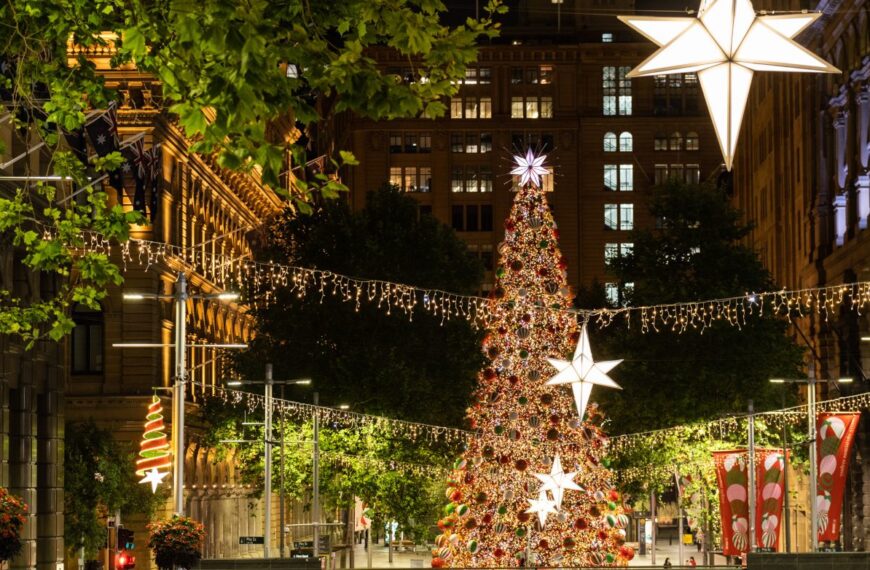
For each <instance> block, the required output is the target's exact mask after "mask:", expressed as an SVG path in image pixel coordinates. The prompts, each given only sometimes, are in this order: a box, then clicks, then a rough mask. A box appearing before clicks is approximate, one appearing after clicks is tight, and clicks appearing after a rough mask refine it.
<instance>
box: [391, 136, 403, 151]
mask: <svg viewBox="0 0 870 570" xmlns="http://www.w3.org/2000/svg"><path fill="white" fill-rule="evenodd" d="M390 152H391V153H397V152H402V133H390Z"/></svg>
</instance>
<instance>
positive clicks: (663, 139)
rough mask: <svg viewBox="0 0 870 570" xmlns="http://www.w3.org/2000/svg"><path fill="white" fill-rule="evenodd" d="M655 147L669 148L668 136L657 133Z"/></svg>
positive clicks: (657, 148)
mask: <svg viewBox="0 0 870 570" xmlns="http://www.w3.org/2000/svg"><path fill="white" fill-rule="evenodd" d="M655 149H656V150H668V137H667V135H665V134H664V133H656V134H655Z"/></svg>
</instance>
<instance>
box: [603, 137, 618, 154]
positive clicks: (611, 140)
mask: <svg viewBox="0 0 870 570" xmlns="http://www.w3.org/2000/svg"><path fill="white" fill-rule="evenodd" d="M604 152H616V133H604Z"/></svg>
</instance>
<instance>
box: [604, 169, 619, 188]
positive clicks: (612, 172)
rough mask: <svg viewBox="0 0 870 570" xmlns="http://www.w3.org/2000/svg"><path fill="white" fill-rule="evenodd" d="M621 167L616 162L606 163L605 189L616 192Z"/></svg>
mask: <svg viewBox="0 0 870 570" xmlns="http://www.w3.org/2000/svg"><path fill="white" fill-rule="evenodd" d="M618 173H619V168H618V167H617V165H615V164H605V165H604V189H605V190H609V191H611V192H615V191H616V188H617V186H619V174H618Z"/></svg>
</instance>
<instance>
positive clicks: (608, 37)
mask: <svg viewBox="0 0 870 570" xmlns="http://www.w3.org/2000/svg"><path fill="white" fill-rule="evenodd" d="M601 43H605V44H609V43H613V34H612V33H610V32H604V33H603V34H601Z"/></svg>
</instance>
